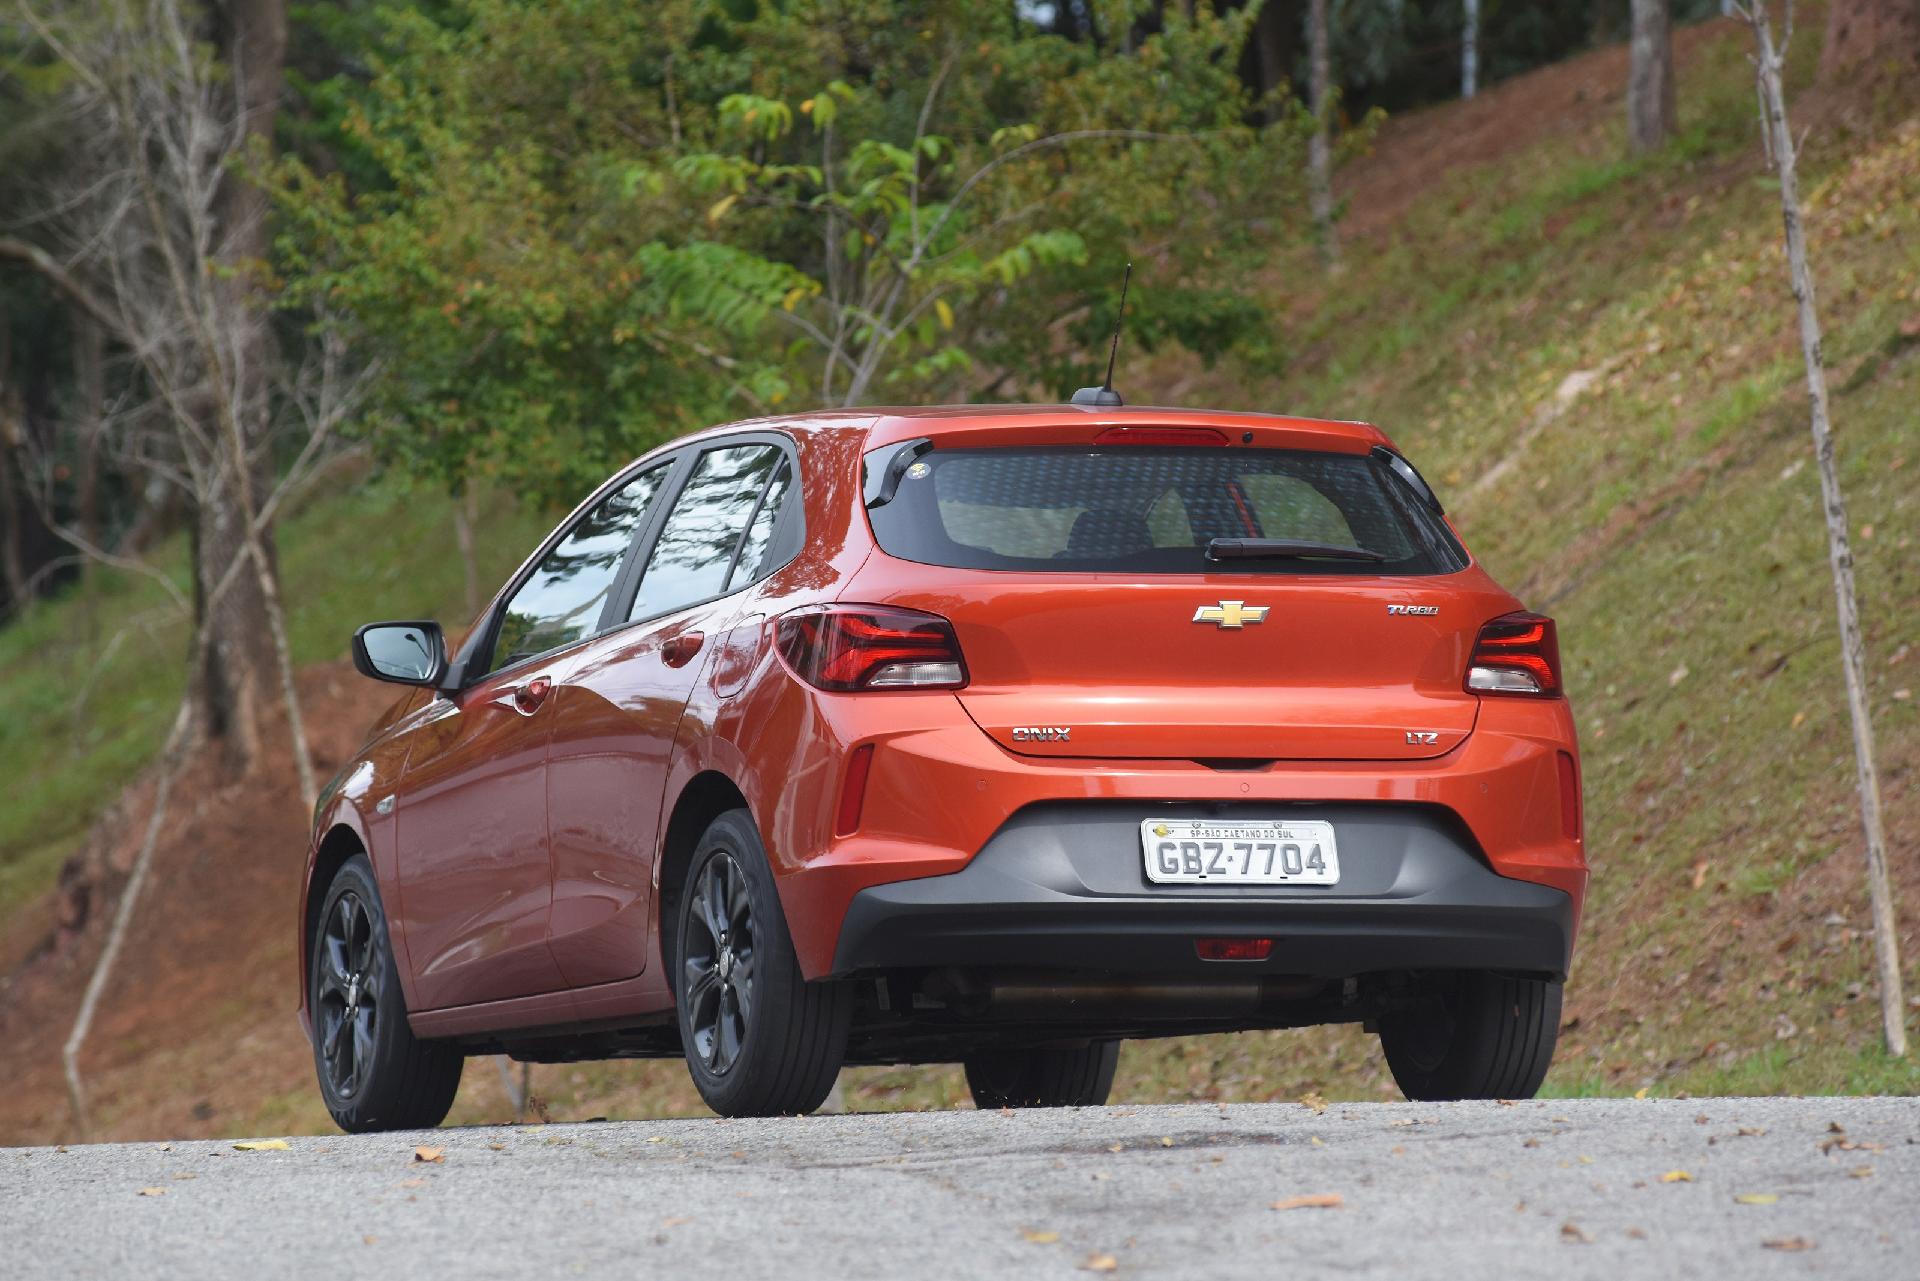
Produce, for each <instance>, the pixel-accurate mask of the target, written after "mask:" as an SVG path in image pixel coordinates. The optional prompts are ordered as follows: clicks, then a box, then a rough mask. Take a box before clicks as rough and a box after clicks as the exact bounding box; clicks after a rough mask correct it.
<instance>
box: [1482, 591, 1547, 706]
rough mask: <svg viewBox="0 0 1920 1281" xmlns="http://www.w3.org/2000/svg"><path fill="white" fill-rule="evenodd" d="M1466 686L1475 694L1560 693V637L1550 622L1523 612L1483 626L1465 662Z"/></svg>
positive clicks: (1545, 618)
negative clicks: (1471, 653)
mask: <svg viewBox="0 0 1920 1281" xmlns="http://www.w3.org/2000/svg"><path fill="white" fill-rule="evenodd" d="M1466 687H1467V689H1468V690H1470V691H1472V692H1473V693H1476V694H1533V695H1556V694H1558V693H1560V638H1559V634H1558V633H1557V632H1556V631H1555V630H1554V626H1553V620H1552V619H1551V618H1548V617H1547V616H1546V615H1544V614H1529V613H1527V612H1525V611H1524V610H1523V611H1521V612H1519V613H1514V614H1502V615H1501V616H1500V617H1499V618H1496V619H1494V620H1493V621H1492V622H1490V623H1488V624H1487V625H1486V626H1484V627H1482V628H1481V629H1480V635H1479V638H1478V639H1476V640H1475V641H1474V643H1473V658H1472V659H1471V660H1469V661H1468V663H1467V684H1466Z"/></svg>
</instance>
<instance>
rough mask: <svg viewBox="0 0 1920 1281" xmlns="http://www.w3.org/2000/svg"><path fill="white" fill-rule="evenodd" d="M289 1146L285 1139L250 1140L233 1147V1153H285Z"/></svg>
mask: <svg viewBox="0 0 1920 1281" xmlns="http://www.w3.org/2000/svg"><path fill="white" fill-rule="evenodd" d="M289 1146H290V1145H289V1144H288V1143H287V1141H286V1140H285V1139H251V1140H248V1141H247V1142H245V1143H236V1144H234V1145H233V1150H234V1151H235V1152H285V1151H286V1150H287V1148H288V1147H289Z"/></svg>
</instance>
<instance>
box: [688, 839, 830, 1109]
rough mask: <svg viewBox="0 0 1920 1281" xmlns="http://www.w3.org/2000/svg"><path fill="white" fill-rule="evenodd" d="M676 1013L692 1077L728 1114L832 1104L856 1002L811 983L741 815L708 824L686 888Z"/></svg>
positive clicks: (760, 849)
mask: <svg viewBox="0 0 1920 1281" xmlns="http://www.w3.org/2000/svg"><path fill="white" fill-rule="evenodd" d="M677 917H678V920H677V928H676V934H675V940H676V941H675V946H674V953H673V954H674V971H675V972H674V974H673V980H674V1004H675V1006H676V1007H677V1010H676V1017H677V1018H678V1020H679V1023H680V1043H681V1045H682V1046H684V1047H685V1051H686V1057H687V1071H688V1072H689V1073H690V1074H691V1075H692V1077H693V1084H694V1088H695V1089H697V1090H699V1091H700V1097H701V1098H703V1099H705V1100H706V1103H707V1106H708V1107H710V1108H712V1109H713V1110H714V1111H715V1112H718V1113H719V1114H720V1115H721V1116H794V1115H804V1114H805V1113H808V1112H811V1111H813V1110H814V1109H815V1108H817V1107H819V1106H820V1104H821V1103H822V1102H824V1101H825V1099H826V1097H827V1093H828V1091H830V1090H832V1089H833V1082H834V1079H835V1078H836V1077H838V1076H839V1074H840V1066H841V1064H843V1063H844V1062H845V1061H846V1057H847V1024H848V1022H849V1021H850V1019H851V1018H852V1014H853V995H852V992H851V991H850V990H849V989H848V987H847V986H846V984H844V983H832V982H820V983H809V982H808V981H807V980H806V978H805V976H804V975H802V974H801V973H800V958H799V957H798V956H796V955H795V954H794V950H793V936H792V935H791V934H789V933H788V932H787V919H786V916H785V914H784V913H783V912H782V911H781V910H780V896H779V894H778V893H777V892H776V891H775V889H774V884H773V871H772V869H771V868H770V866H769V865H768V863H767V855H766V850H765V849H764V848H763V847H762V846H761V844H760V833H759V832H758V831H757V830H756V829H755V828H754V825H753V819H752V817H751V816H750V815H748V813H747V812H746V811H745V810H730V811H728V812H727V813H725V814H722V815H721V816H720V817H719V818H716V819H714V820H713V823H712V824H711V825H710V826H709V827H708V828H707V830H706V832H705V834H703V835H702V836H701V837H700V843H699V845H698V846H697V847H696V848H695V850H694V855H693V861H692V863H691V864H690V865H689V866H688V868H687V880H686V884H685V885H683V886H682V887H681V889H680V903H679V911H678V913H677Z"/></svg>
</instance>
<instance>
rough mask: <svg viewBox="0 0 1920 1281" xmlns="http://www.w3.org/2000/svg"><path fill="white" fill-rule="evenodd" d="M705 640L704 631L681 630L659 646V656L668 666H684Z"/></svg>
mask: <svg viewBox="0 0 1920 1281" xmlns="http://www.w3.org/2000/svg"><path fill="white" fill-rule="evenodd" d="M706 642H707V637H706V633H705V632H681V633H680V634H679V635H678V636H675V637H674V638H673V639H672V640H669V641H668V642H667V643H666V644H664V645H662V646H661V647H660V658H661V660H662V661H663V662H665V663H666V665H667V666H668V667H685V666H686V665H687V663H688V661H689V660H691V659H692V658H693V656H694V655H695V654H698V653H699V652H700V647H701V646H702V645H704V644H706Z"/></svg>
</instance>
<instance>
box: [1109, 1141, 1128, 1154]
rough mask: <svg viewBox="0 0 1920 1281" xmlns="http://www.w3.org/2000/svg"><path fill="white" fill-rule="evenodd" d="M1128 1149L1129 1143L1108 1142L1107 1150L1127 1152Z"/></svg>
mask: <svg viewBox="0 0 1920 1281" xmlns="http://www.w3.org/2000/svg"><path fill="white" fill-rule="evenodd" d="M1126 1150H1127V1145H1126V1144H1124V1143H1109V1144H1107V1151H1109V1152H1125V1151H1126Z"/></svg>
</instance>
